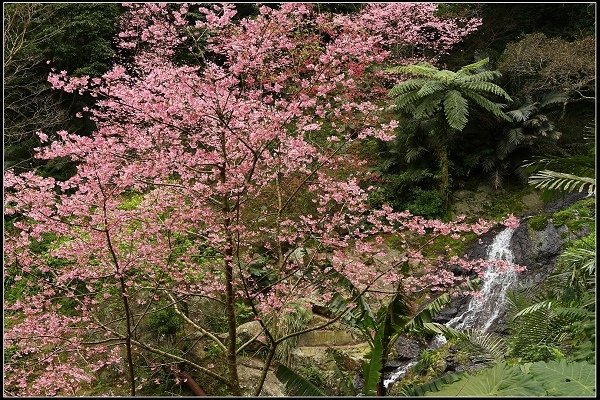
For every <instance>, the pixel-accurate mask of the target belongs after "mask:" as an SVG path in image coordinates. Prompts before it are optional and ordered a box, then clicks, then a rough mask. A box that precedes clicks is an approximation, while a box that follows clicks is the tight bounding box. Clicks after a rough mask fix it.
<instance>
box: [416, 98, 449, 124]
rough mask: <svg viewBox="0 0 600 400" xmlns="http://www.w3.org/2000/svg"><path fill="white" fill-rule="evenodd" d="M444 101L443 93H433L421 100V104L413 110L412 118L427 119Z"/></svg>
mask: <svg viewBox="0 0 600 400" xmlns="http://www.w3.org/2000/svg"><path fill="white" fill-rule="evenodd" d="M443 99H444V93H442V92H434V93H431V94H430V95H428V96H426V97H424V98H422V99H421V103H420V104H419V105H418V106H417V107H416V108H415V110H414V112H413V117H414V118H416V119H425V118H429V117H431V116H432V115H434V113H435V112H436V111H437V110H438V109H439V107H440V103H441V102H442V100H443Z"/></svg>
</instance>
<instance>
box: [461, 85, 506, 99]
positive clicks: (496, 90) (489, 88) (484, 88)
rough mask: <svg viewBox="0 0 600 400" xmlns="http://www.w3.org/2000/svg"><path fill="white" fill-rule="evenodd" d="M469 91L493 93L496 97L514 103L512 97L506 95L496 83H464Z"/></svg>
mask: <svg viewBox="0 0 600 400" xmlns="http://www.w3.org/2000/svg"><path fill="white" fill-rule="evenodd" d="M461 85H462V86H463V87H464V88H465V89H467V90H473V91H476V92H483V93H492V94H495V95H496V96H499V97H502V98H504V99H505V100H507V101H512V99H511V97H510V96H509V95H508V93H506V91H505V90H504V89H502V88H501V87H500V86H498V85H496V84H495V83H491V82H462V84H461Z"/></svg>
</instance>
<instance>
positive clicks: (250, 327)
mask: <svg viewBox="0 0 600 400" xmlns="http://www.w3.org/2000/svg"><path fill="white" fill-rule="evenodd" d="M262 330H263V329H262V326H261V325H260V322H258V321H250V322H246V323H245V324H242V325H240V326H238V327H237V328H236V333H237V336H238V338H239V340H240V342H241V343H246V342H247V341H249V340H251V339H252V338H254V337H255V336H257V337H256V338H255V339H254V340H253V341H252V343H251V344H249V345H248V347H246V350H248V351H256V350H258V349H260V348H261V347H263V346H265V345H266V343H265V342H264V341H263V340H261V336H262V335H261V333H262Z"/></svg>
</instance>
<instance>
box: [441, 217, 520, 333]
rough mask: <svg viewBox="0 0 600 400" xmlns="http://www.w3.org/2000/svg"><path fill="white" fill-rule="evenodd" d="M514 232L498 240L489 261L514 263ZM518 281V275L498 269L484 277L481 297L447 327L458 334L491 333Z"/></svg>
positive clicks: (449, 322)
mask: <svg viewBox="0 0 600 400" xmlns="http://www.w3.org/2000/svg"><path fill="white" fill-rule="evenodd" d="M514 232H515V230H514V229H512V228H506V229H504V230H503V231H502V232H500V233H499V234H498V235H497V236H496V237H495V238H494V242H493V243H492V244H491V245H490V247H489V249H488V252H487V259H488V260H506V261H513V254H512V252H511V250H510V240H511V238H512V236H513V234H514ZM516 280H517V273H516V272H515V271H513V270H508V271H502V272H499V271H496V270H495V269H494V268H490V269H488V270H487V271H486V273H485V275H484V276H483V286H482V288H481V291H480V292H479V296H477V297H473V298H472V299H471V301H470V302H469V306H468V308H467V311H465V312H464V313H462V314H461V315H458V316H456V317H454V318H452V319H451V320H450V321H448V322H447V323H446V326H449V327H451V328H454V329H458V330H464V329H477V330H479V331H481V332H487V330H488V329H490V327H491V326H492V324H493V323H494V321H495V320H496V319H497V318H498V316H499V315H500V313H501V312H502V311H504V307H505V305H506V293H507V291H508V288H509V287H510V286H511V285H512V284H513V283H515V282H516Z"/></svg>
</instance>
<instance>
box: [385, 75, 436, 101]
mask: <svg viewBox="0 0 600 400" xmlns="http://www.w3.org/2000/svg"><path fill="white" fill-rule="evenodd" d="M427 82H429V81H427V80H425V79H409V80H407V81H404V82H400V83H398V84H396V85H394V87H392V89H390V91H389V93H388V96H389V97H397V96H399V95H401V94H404V93H408V92H412V91H414V90H418V89H419V88H421V87H422V86H423V85H424V84H425V83H427Z"/></svg>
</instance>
